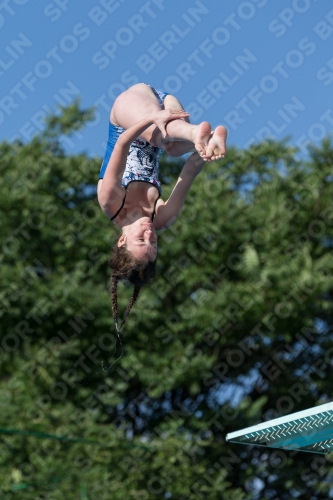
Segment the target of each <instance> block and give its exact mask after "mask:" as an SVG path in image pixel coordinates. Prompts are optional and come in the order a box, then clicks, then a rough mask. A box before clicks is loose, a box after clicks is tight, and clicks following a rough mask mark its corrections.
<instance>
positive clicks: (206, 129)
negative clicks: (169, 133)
mask: <svg viewBox="0 0 333 500" xmlns="http://www.w3.org/2000/svg"><path fill="white" fill-rule="evenodd" d="M211 131H212V127H211V126H210V124H209V123H208V122H202V123H200V125H198V126H197V127H196V128H195V130H194V132H193V142H194V147H195V149H196V150H197V152H198V153H199V155H200V156H201V157H202V158H205V157H206V149H207V147H208V141H209V138H210V137H211Z"/></svg>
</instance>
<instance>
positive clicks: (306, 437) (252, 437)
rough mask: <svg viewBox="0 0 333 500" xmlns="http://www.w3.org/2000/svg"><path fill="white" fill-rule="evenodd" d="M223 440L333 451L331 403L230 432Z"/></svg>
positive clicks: (323, 451)
mask: <svg viewBox="0 0 333 500" xmlns="http://www.w3.org/2000/svg"><path fill="white" fill-rule="evenodd" d="M226 441H228V442H230V443H239V444H249V445H256V446H266V447H269V448H282V449H284V450H297V451H307V452H311V453H330V452H331V451H333V403H326V404H323V405H320V406H315V407H313V408H309V409H308V410H303V411H299V412H297V413H292V414H290V415H287V416H284V417H280V418H276V419H274V420H268V421H267V422H263V423H261V424H258V425H253V426H251V427H247V428H246V429H242V430H240V431H236V432H230V433H229V434H227V436H226Z"/></svg>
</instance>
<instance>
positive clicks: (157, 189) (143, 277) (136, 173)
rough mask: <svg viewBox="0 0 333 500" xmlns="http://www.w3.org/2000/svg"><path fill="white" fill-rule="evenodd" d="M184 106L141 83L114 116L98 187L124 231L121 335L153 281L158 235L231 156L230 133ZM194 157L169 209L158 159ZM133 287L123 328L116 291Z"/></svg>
mask: <svg viewBox="0 0 333 500" xmlns="http://www.w3.org/2000/svg"><path fill="white" fill-rule="evenodd" d="M188 117H189V114H188V113H186V112H185V111H184V110H183V108H182V105H181V104H180V102H179V101H178V99H176V98H175V97H174V96H172V95H170V94H166V93H164V92H160V91H158V90H156V89H154V88H153V87H151V86H149V85H147V84H145V83H139V84H136V85H134V86H133V87H130V88H129V89H128V90H126V91H125V92H123V93H122V94H120V95H119V96H118V97H117V99H116V100H115V102H114V105H113V107H112V110H111V114H110V123H109V139H108V143H107V149H106V153H105V157H104V160H103V163H102V167H101V170H100V176H99V181H98V186H97V195H98V201H99V204H100V206H101V208H102V210H103V211H104V212H105V214H106V215H107V216H108V217H109V218H110V219H111V220H112V221H113V222H114V223H115V224H116V226H117V227H118V228H119V229H121V232H122V234H121V236H120V237H119V239H118V240H117V242H116V244H115V246H114V249H113V254H112V256H111V259H110V266H111V268H112V275H111V290H110V291H111V298H112V311H113V318H114V321H115V324H116V328H117V331H119V330H120V329H121V327H122V325H123V324H124V322H125V321H126V318H127V316H128V314H129V312H130V310H131V308H132V306H133V304H134V302H135V301H136V299H137V297H138V294H139V291H140V288H141V287H142V286H143V285H145V284H147V283H148V282H149V280H150V279H151V278H152V277H154V276H155V266H156V256H157V236H156V231H157V230H163V229H167V228H168V227H170V226H171V224H173V223H174V222H175V220H176V219H177V217H178V216H179V213H180V210H181V208H182V206H183V204H184V201H185V198H186V196H187V193H188V191H189V189H190V187H191V185H192V183H193V181H194V179H195V177H196V176H197V175H198V174H199V173H200V172H201V170H202V168H203V166H204V164H205V162H210V161H212V160H217V159H219V158H221V157H223V156H224V155H225V142H226V136H227V131H226V129H225V127H223V126H221V125H220V126H218V127H217V128H216V129H215V130H214V131H212V130H211V126H210V124H209V123H208V122H202V123H200V124H199V125H192V124H191V123H190V122H189V118H188ZM164 151H166V153H168V154H169V155H170V156H181V155H183V154H185V153H188V152H193V154H192V155H191V156H190V157H189V158H188V159H187V161H186V162H185V164H184V166H183V169H182V171H181V173H180V175H179V178H178V180H177V183H176V185H175V187H174V189H173V191H172V193H171V195H170V197H169V199H168V200H167V201H163V200H162V198H161V193H162V190H161V184H160V182H159V180H158V168H159V159H160V157H161V156H162V154H163V152H164ZM120 279H127V280H129V281H130V282H131V283H132V284H133V285H134V291H133V295H132V297H131V300H130V303H129V305H128V307H127V309H126V312H125V315H124V319H123V321H122V324H121V326H120V328H119V327H118V305H117V304H118V302H117V284H118V281H119V280H120Z"/></svg>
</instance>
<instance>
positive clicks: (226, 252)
mask: <svg viewBox="0 0 333 500" xmlns="http://www.w3.org/2000/svg"><path fill="white" fill-rule="evenodd" d="M89 113H90V111H87V112H81V111H80V110H79V108H78V104H77V103H76V104H75V105H73V106H72V107H71V108H70V109H67V110H63V114H62V115H60V116H58V117H54V118H52V119H51V120H49V123H48V128H47V131H46V132H45V133H44V134H42V135H41V136H39V137H35V138H34V139H33V140H32V141H31V142H30V143H29V144H22V143H13V144H9V143H7V142H4V143H2V144H1V145H0V155H1V156H0V168H1V177H0V192H1V195H0V214H1V229H0V231H1V233H0V235H1V254H0V259H1V282H0V297H1V301H0V316H1V321H0V336H1V344H0V347H1V351H0V359H1V385H0V400H1V412H0V441H1V447H0V449H1V454H0V477H1V479H0V482H1V486H0V498H1V499H5V500H7V499H10V500H11V499H18V498H19V499H20V500H21V499H22V500H36V499H37V500H38V499H40V500H41V499H47V500H57V499H63V498H65V499H66V500H72V499H73V500H74V499H75V500H77V499H81V500H88V499H89V500H95V499H96V500H97V499H98V500H103V499H112V500H117V499H119V500H120V499H121V500H123V499H125V498H126V499H140V500H141V499H142V500H150V499H163V498H173V499H177V500H197V499H201V498H205V499H207V500H220V499H224V500H230V499H232V500H248V499H254V500H255V499H261V500H266V499H271V498H272V499H273V498H274V499H277V498H279V499H280V500H287V499H288V500H289V499H290V498H293V497H295V498H296V497H301V498H304V499H320V498H323V499H324V498H328V497H330V487H331V486H330V485H331V479H332V472H333V470H332V465H331V462H332V460H331V458H330V456H327V457H322V456H318V455H312V454H306V453H296V452H283V451H281V450H272V449H266V448H259V447H250V446H248V447H246V446H241V445H233V444H228V443H226V442H225V435H226V433H227V432H231V431H233V430H238V429H241V428H243V427H246V426H249V425H252V424H255V423H259V422H260V421H263V420H267V419H270V418H274V417H277V416H280V415H283V414H287V413H292V412H294V411H298V410H302V409H305V408H309V407H311V406H314V405H316V404H319V403H324V402H326V401H329V400H330V399H331V394H332V387H333V375H332V369H331V366H332V359H333V348H332V273H333V259H332V237H333V209H332V196H333V184H332V152H333V151H332V146H331V144H330V142H329V141H325V142H323V144H322V146H321V147H320V148H318V149H316V148H313V149H312V150H311V151H310V154H309V158H308V159H307V160H304V159H302V160H299V159H297V154H296V153H297V152H296V151H295V150H293V149H292V148H290V147H289V146H288V145H287V144H286V143H284V142H281V143H269V142H267V143H264V144H261V145H255V146H252V147H251V148H249V149H248V150H246V151H237V150H234V149H231V150H230V151H229V152H228V155H227V158H226V159H225V160H223V161H219V162H215V163H212V164H207V166H206V167H205V170H204V171H203V172H202V174H201V175H200V177H198V178H197V180H196V182H195V183H194V185H193V188H192V190H191V192H190V195H189V197H188V200H187V203H186V206H185V207H184V209H183V212H182V215H181V217H180V219H179V220H178V221H177V222H176V224H174V226H173V227H172V228H170V229H169V230H168V231H166V232H164V233H162V234H161V235H160V237H159V246H160V251H159V257H158V277H157V278H156V279H155V281H154V282H153V283H152V285H151V286H149V287H146V288H145V289H143V291H142V294H141V295H140V297H139V300H138V302H137V304H136V305H135V307H134V308H133V311H132V312H131V315H130V316H129V319H128V321H127V324H126V328H125V331H124V332H123V333H122V335H121V342H122V345H123V349H122V347H121V345H120V343H119V341H118V342H117V336H116V333H115V330H114V325H113V322H112V317H111V307H110V299H109V295H108V275H109V269H108V258H109V254H110V248H111V245H112V243H113V241H114V239H115V238H116V236H117V231H116V229H115V228H114V227H113V225H112V224H111V223H110V221H109V220H108V219H107V218H106V217H105V215H104V214H103V213H102V211H101V210H100V208H99V206H98V203H97V199H96V189H95V186H96V178H97V175H98V171H99V165H100V160H99V159H92V158H88V157H87V156H86V155H83V154H82V155H68V154H65V152H64V150H63V149H62V147H61V142H60V139H59V134H61V133H64V134H68V133H69V131H70V129H71V127H72V128H75V129H78V128H79V126H80V125H82V124H83V123H84V122H85V121H86V120H87V119H89V117H90V115H89ZM180 165H181V162H174V161H172V162H171V161H169V160H167V159H164V160H163V161H162V164H161V177H162V179H163V180H164V185H163V190H164V196H165V197H166V196H168V194H169V192H170V191H171V189H172V184H173V182H174V181H175V178H176V176H177V172H178V171H179V169H180ZM119 293H120V298H119V302H120V310H121V311H124V309H125V307H126V305H127V303H128V300H129V297H130V294H131V289H130V288H129V287H128V286H127V285H121V286H120V290H119ZM122 353H123V355H122ZM121 355H122V356H121ZM118 358H120V359H118Z"/></svg>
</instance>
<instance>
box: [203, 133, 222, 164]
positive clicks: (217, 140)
mask: <svg viewBox="0 0 333 500" xmlns="http://www.w3.org/2000/svg"><path fill="white" fill-rule="evenodd" d="M226 139H227V129H226V128H225V127H223V126H222V125H219V126H218V127H216V129H215V130H214V132H213V135H212V136H211V138H210V139H209V141H208V147H207V148H206V152H205V153H206V154H205V155H204V158H205V160H208V161H209V160H211V161H214V160H219V159H220V158H224V155H225V153H226V145H225V142H226Z"/></svg>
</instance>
